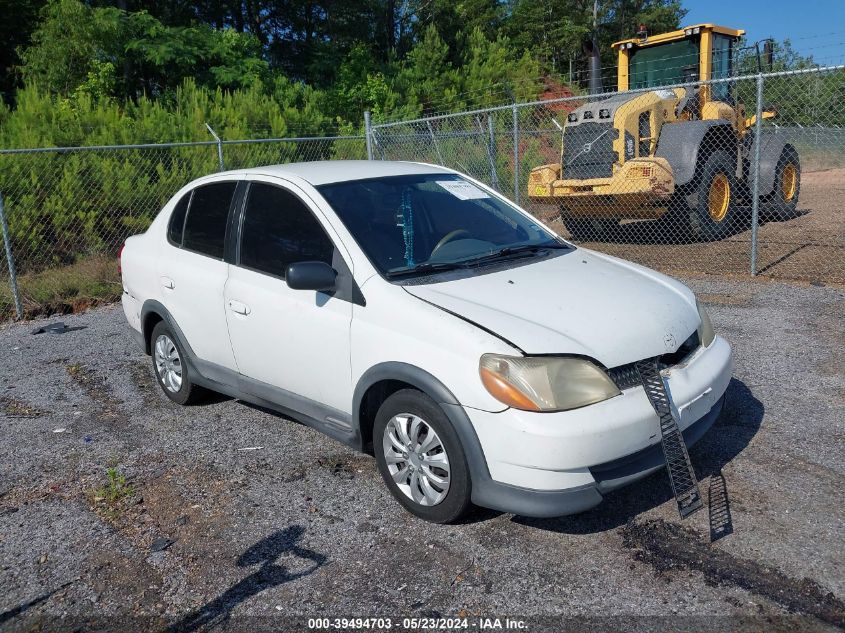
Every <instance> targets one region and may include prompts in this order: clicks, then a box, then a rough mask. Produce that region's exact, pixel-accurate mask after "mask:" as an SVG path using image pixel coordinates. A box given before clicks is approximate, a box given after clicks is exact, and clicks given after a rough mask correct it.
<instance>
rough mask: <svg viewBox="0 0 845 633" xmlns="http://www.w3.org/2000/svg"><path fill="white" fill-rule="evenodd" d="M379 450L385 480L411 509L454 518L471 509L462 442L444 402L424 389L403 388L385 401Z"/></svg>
mask: <svg viewBox="0 0 845 633" xmlns="http://www.w3.org/2000/svg"><path fill="white" fill-rule="evenodd" d="M403 432H404V435H403ZM432 433H433V435H432ZM403 437H404V438H405V439H403ZM391 438H392V439H391ZM427 444H430V445H428V448H426V446H427ZM400 448H402V449H403V450H402V452H400V450H399V449H400ZM415 448H416V449H417V450H414V449H415ZM420 448H422V449H423V450H419V449H420ZM373 449H374V450H373V452H374V453H375V456H376V462H377V463H378V468H379V471H380V472H381V476H382V478H383V479H384V483H385V484H386V485H387V487H388V489H389V490H390V492H391V494H392V495H393V496H394V497H395V498H396V500H397V501H398V502H399V503H400V504H402V506H403V507H404V508H405V509H406V510H408V511H409V512H410V513H411V514H414V515H416V516H418V517H420V518H421V519H425V520H426V521H430V522H432V523H450V522H452V521H456V520H457V519H459V518H460V517H462V516H463V515H464V514H466V513H467V511H468V510H469V509H470V507H471V505H472V504H471V502H470V494H471V491H472V485H471V481H470V475H469V468H468V466H467V461H466V456H465V455H464V451H463V448H462V446H461V442H460V440H459V439H458V435H457V433H456V432H455V429H454V428H452V424H451V423H450V422H449V418H448V417H446V414H445V413H444V412H443V409H441V408H440V405H438V404H437V403H436V402H435V401H434V400H432V399H431V398H429V397H428V396H427V395H425V394H424V393H422V392H420V391H417V390H415V389H403V390H401V391H397V392H396V393H394V394H393V395H391V396H390V397H389V398H387V399H386V400H385V401H384V402H383V403H382V405H381V407H380V408H379V410H378V413H377V414H376V419H375V425H374V426H373ZM403 453H404V455H403ZM420 455H422V456H423V457H422V459H420ZM444 457H445V465H448V468H443V466H444ZM394 475H399V476H398V477H395V476H394ZM430 475H431V476H430ZM397 481H398V482H399V483H397ZM400 485H401V487H400Z"/></svg>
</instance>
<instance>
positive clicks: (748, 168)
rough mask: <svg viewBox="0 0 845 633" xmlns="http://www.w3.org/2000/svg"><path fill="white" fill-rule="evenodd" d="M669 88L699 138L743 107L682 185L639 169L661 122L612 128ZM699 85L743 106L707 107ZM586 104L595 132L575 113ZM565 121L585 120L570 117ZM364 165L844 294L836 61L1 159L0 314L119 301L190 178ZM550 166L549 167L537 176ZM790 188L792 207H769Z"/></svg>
mask: <svg viewBox="0 0 845 633" xmlns="http://www.w3.org/2000/svg"><path fill="white" fill-rule="evenodd" d="M668 90H676V91H677V92H676V93H675V94H676V95H678V96H679V95H683V97H684V98H682V99H681V101H679V102H678V105H677V108H676V112H675V113H672V115H675V114H680V115H682V116H684V117H689V118H691V119H692V120H693V123H695V124H697V125H701V121H696V119H701V118H702V116H703V115H705V114H706V115H707V116H706V117H704V118H708V117H709V118H712V117H713V116H725V117H728V118H730V117H732V116H733V115H732V114H731V112H732V111H738V112H739V117H737V121H734V126H733V127H734V130H736V131H732V132H731V133H730V134H721V135H713V136H712V137H707V142H706V143H703V144H702V145H701V148H702V150H703V151H704V153H705V154H706V155H707V156H708V157H709V159H708V161H701V162H700V164H699V165H698V167H697V168H696V169H695V170H694V171H693V173H691V174H687V176H689V178H688V179H687V180H686V181H684V182H682V181H683V180H684V174H682V173H680V171H679V172H678V173H672V168H671V167H667V166H665V165H662V164H660V163H659V162H657V163H654V162H652V163H647V161H646V162H640V163H639V164H638V160H639V159H641V158H643V157H645V156H647V155H652V154H654V153H655V152H656V154H657V155H658V156H661V155H662V154H665V151H666V150H665V147H667V145H666V143H668V142H667V141H665V140H664V139H665V134H666V130H669V131H670V133H671V130H670V128H674V129H675V130H676V131H677V130H678V129H679V128H681V127H683V126H675V125H670V126H668V128H667V127H664V131H663V133H662V134H661V135H660V136H659V137H658V135H657V134H655V133H654V130H656V129H657V128H656V122H657V119H659V118H661V117H668V118H671V115H670V113H669V112H666V113H661V112H660V111H659V109H655V108H653V107H652V108H651V109H650V111H653V112H654V118H652V115H648V116H646V117H645V118H642V115H641V113H640V111H639V110H637V111H633V110H632V112H633V114H632V115H631V116H634V119H632V120H631V121H630V123H631V125H630V126H628V129H629V132H628V133H626V134H624V135H621V136H618V135H617V134H616V130H615V129H614V127H613V125H612V124H611V123H610V121H611V120H613V118H612V117H615V116H616V113H617V112H623V110H622V109H623V108H625V107H630V98H631V97H632V96H634V95H638V96H642V97H643V99H645V100H646V101H649V100H650V99H651V100H652V101H650V102H649V103H652V105H653V104H654V103H657V102H658V101H659V99H660V98H661V97H665V96H666V94H667V93H666V92H663V91H668ZM702 90H706V91H708V92H709V93H710V95H711V96H713V97H716V98H718V99H719V100H720V101H723V102H725V103H730V104H734V106H735V107H734V108H732V109H730V110H728V111H726V112H721V113H718V112H717V113H715V115H714V112H712V111H711V112H707V113H705V112H702V111H701V109H700V108H699V107H698V101H697V98H696V97H697V95H699V94H700V92H701V91H702ZM626 103H628V104H629V105H628V106H626V105H625V104H626ZM640 105H642V102H640ZM708 107H710V106H708ZM585 109H589V110H591V112H592V113H593V118H592V119H585V118H583V117H584V110H585ZM602 110H606V111H607V112H606V113H602ZM743 110H744V112H743ZM571 114H574V115H577V117H580V118H578V120H576V121H568V118H569V117H570V115H571ZM605 114H607V116H605ZM757 115H759V116H757ZM565 126H568V127H566V133H565V134H564V133H563V129H564V127H565ZM722 129H724V127H723V128H722ZM212 134H213V131H212ZM758 137H759V138H763V139H767V140H766V143H774V145H775V146H776V147H778V148H789V151H787V152H786V153H784V152H783V151H781V150H780V149H779V150H778V152H779V153H778V154H777V156H776V157H775V159H774V160H775V163H774V164H773V163H772V159H771V152H767V151H765V148H763V149H761V151H760V153H759V155H758V153H757V152H756V147H755V143H754V139H755V138H758ZM681 146H682V147H683V146H684V144H683V143H682V144H681ZM620 156H624V158H625V161H624V165H623V166H622V167H621V168H620V167H619V166H618V165H617V164H616V163H618V162H620V161H619V159H620ZM368 157H369V158H371V159H375V160H379V159H384V160H411V161H423V162H430V163H436V164H442V165H446V166H448V167H452V168H455V169H457V170H459V171H462V172H465V173H467V174H469V175H471V176H473V177H475V178H477V179H479V180H481V181H483V182H486V183H487V184H489V185H491V186H492V187H494V188H495V189H497V190H499V191H501V192H502V193H503V194H505V195H507V196H508V197H510V198H511V199H513V200H514V201H516V202H518V203H519V204H521V205H523V206H524V207H525V208H526V209H528V210H529V211H531V212H532V213H533V214H535V215H536V216H537V217H538V218H539V219H540V220H542V221H544V222H546V223H547V224H549V225H550V226H551V227H552V228H553V229H555V230H556V231H558V232H559V233H560V234H561V235H564V236H565V237H568V238H569V239H571V240H573V241H575V242H577V243H580V244H583V245H585V246H587V247H589V248H594V249H596V250H600V251H603V252H607V253H610V254H612V255H616V256H619V257H622V258H625V259H630V260H633V261H636V262H638V263H641V264H644V265H646V266H650V267H653V268H656V269H658V270H662V271H665V272H668V273H670V274H679V275H684V274H697V273H712V274H719V275H741V276H750V275H762V276H768V277H773V278H779V279H789V280H799V281H805V282H811V283H836V284H842V283H845V210H843V205H845V202H843V200H845V68H843V67H841V66H840V67H827V68H814V69H807V70H801V71H793V72H789V73H769V74H761V75H753V76H747V77H739V78H731V79H722V80H716V81H712V82H705V83H697V84H687V85H681V86H670V87H666V88H661V89H659V90H655V89H650V90H643V91H639V92H638V91H631V92H627V93H624V94H617V93H606V94H603V95H593V96H576V97H567V98H560V99H554V100H547V101H535V102H530V103H517V104H512V105H506V106H500V107H496V108H488V109H483V110H474V111H469V112H460V113H453V114H444V115H439V116H433V117H427V118H421V119H416V120H412V121H394V122H379V123H372V122H371V121H370V120H369V116H367V117H366V119H365V134H364V135H362V136H338V137H321V138H285V139H262V140H239V141H228V140H219V139H217V138H216V137H215V140H213V141H207V142H200V143H171V144H162V145H131V146H105V147H75V148H39V149H25V150H23V149H21V150H0V220H3V222H2V227H0V228H3V229H4V230H3V235H4V238H5V239H4V248H2V249H0V319H2V320H5V319H8V318H12V317H14V316H16V315H17V316H18V317H20V316H22V315H37V314H47V313H52V312H56V311H66V310H69V309H73V308H75V307H79V306H84V305H86V304H90V303H95V302H98V301H108V300H113V299H116V298H118V297H119V296H120V279H119V275H118V272H117V265H116V264H117V262H116V259H115V256H116V254H117V250H118V249H119V247H120V245H121V244H122V243H123V241H124V240H125V239H126V237H127V236H129V235H132V234H133V233H137V232H139V231H142V230H144V229H145V228H146V227H147V226H148V225H149V223H150V222H151V220H152V219H153V217H154V216H155V214H156V213H157V212H158V210H159V209H160V208H161V207H162V206H163V205H164V203H165V202H166V201H167V200H168V199H169V198H170V197H171V196H172V195H173V193H175V192H176V191H177V190H178V189H179V188H180V187H182V186H183V185H184V184H185V183H187V182H189V181H190V180H191V179H193V178H196V177H198V176H201V175H204V174H208V173H211V172H215V171H218V170H220V169H223V168H225V169H236V168H243V167H250V166H258V165H267V164H278V163H286V162H292V161H309V160H330V159H364V158H368ZM670 158H671V157H670ZM781 159H783V160H781ZM542 165H546V166H548V168H547V169H544V170H540V171H532V170H533V169H534V168H536V167H538V166H542ZM667 165H668V162H667ZM788 166H791V167H788ZM664 167H665V168H664ZM667 169H668V170H669V171H668V172H667ZM622 170H625V171H624V173H619V172H621V171H622ZM705 172H706V173H705ZM719 174H721V175H722V176H724V178H722V179H720V178H717V177H716V176H717V175H719ZM705 181H706V182H707V183H708V187H707V188H706V189H703V188H702V187H701V186H700V184H701V183H702V182H705ZM755 183H756V184H755ZM784 192H785V193H787V194H789V200H787V201H784V200H780V201H779V200H778V196H779V195H781V196H782V195H783V194H784Z"/></svg>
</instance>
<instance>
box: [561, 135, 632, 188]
mask: <svg viewBox="0 0 845 633" xmlns="http://www.w3.org/2000/svg"><path fill="white" fill-rule="evenodd" d="M618 137H619V131H618V130H617V129H616V128H614V127H613V124H612V123H609V122H608V123H581V124H580V125H573V126H571V127H567V128H566V129H565V130H564V132H563V165H562V171H563V178H564V179H575V180H583V179H586V178H609V177H610V176H612V175H613V164H614V163H615V162H617V161H618V160H619V156H617V154H616V152H615V151H613V141H615V140H616V139H617V138H618ZM588 143H592V145H590V149H589V150H588V151H585V148H586V145H587V144H588Z"/></svg>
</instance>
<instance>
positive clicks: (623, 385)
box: [607, 331, 701, 391]
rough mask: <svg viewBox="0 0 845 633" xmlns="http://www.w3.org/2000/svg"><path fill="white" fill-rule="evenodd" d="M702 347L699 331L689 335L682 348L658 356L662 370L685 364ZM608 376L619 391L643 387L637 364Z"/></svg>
mask: <svg viewBox="0 0 845 633" xmlns="http://www.w3.org/2000/svg"><path fill="white" fill-rule="evenodd" d="M699 347H701V340H700V339H699V338H698V331H695V332H693V333H692V334H690V335H689V337H688V338H687V340H685V341H684V342H683V343H681V346H680V347H679V348H678V349H677V350H675V351H674V352H670V353H668V354H663V355H661V356H658V357H657V358H658V360H659V361H660V368H661V369H666V368H667V367H674V366H675V365H678V364H680V363H682V362H684V361H685V360H686V359H687V358H688V357H689V356H690V354H692V353H693V352H694V351H695V350H697V349H698V348H699ZM607 375H608V376H609V377H610V379H611V380H612V381H613V382H614V384H616V386H617V387H618V388H619V391H625V390H626V389H630V388H631V387H636V386H638V385H641V384H642V382H641V381H640V372H639V371H638V370H637V363H627V364H626V365H619V367H613V368H612V369H608V370H607Z"/></svg>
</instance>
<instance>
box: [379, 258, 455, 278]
mask: <svg viewBox="0 0 845 633" xmlns="http://www.w3.org/2000/svg"><path fill="white" fill-rule="evenodd" d="M457 268H466V264H464V263H463V262H425V263H423V264H417V265H416V266H414V267H413V268H403V269H402V270H389V271H387V272H386V273H385V274H384V275H385V277H387V278H388V279H396V278H398V277H409V276H411V275H420V274H423V273H431V272H441V271H444V270H455V269H457Z"/></svg>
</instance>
